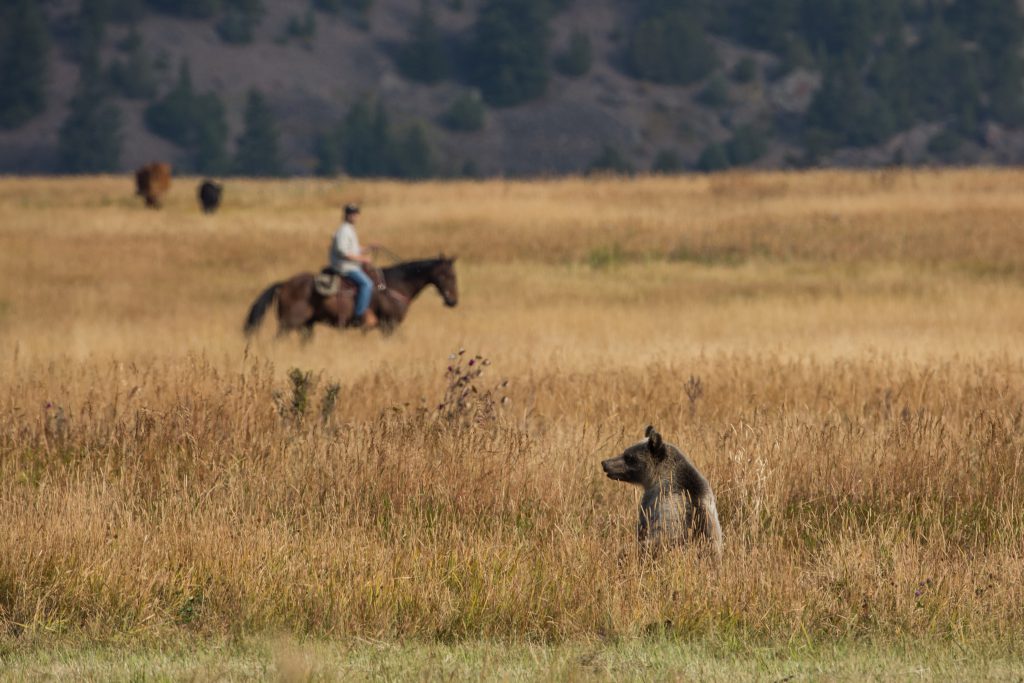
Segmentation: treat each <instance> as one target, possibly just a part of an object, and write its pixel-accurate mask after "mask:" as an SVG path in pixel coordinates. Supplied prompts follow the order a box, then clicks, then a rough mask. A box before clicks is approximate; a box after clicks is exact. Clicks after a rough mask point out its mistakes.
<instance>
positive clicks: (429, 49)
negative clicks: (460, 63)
mask: <svg viewBox="0 0 1024 683" xmlns="http://www.w3.org/2000/svg"><path fill="white" fill-rule="evenodd" d="M397 61H398V68H399V69H400V70H401V71H402V73H403V74H405V76H406V77H407V78H411V79H413V80H416V81H420V82H422V83H437V82H438V81H440V80H442V79H444V78H445V77H447V76H448V72H449V71H450V70H451V67H450V65H449V63H448V53H447V51H446V48H445V44H444V41H443V40H442V38H441V34H440V32H439V31H438V30H437V23H436V22H435V21H434V12H433V8H432V7H431V5H430V0H421V2H420V14H419V16H418V17H417V18H416V23H415V25H414V26H413V29H412V35H411V36H410V39H409V42H408V43H406V44H405V45H404V46H402V49H401V51H400V52H399V53H398V60H397Z"/></svg>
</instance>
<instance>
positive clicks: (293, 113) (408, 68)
mask: <svg viewBox="0 0 1024 683" xmlns="http://www.w3.org/2000/svg"><path fill="white" fill-rule="evenodd" d="M26 6H28V7H26ZM861 6H863V7H861ZM961 6H963V7H961ZM930 7H931V3H925V2H918V1H916V0H903V1H902V2H900V1H895V0H894V1H893V2H885V1H884V0H862V1H859V2H858V1H857V0H849V1H847V2H838V0H836V1H831V0H828V1H827V0H813V2H811V0H758V1H756V2H755V0H749V1H744V0H724V1H723V2H720V3H715V2H709V1H708V0H677V1H673V0H646V1H643V2H633V1H630V0H620V1H617V0H575V1H566V0H561V1H555V0H504V2H502V1H500V0H498V1H496V0H434V1H433V2H422V1H421V0H314V1H313V2H306V1H305V0H302V1H299V0H188V1H186V2H182V3H169V2H167V1H166V0H100V1H96V0H39V1H29V0H15V1H13V2H9V3H6V7H5V8H4V9H2V10H0V13H3V14H4V16H3V19H4V21H3V24H4V25H5V26H6V27H7V28H6V32H4V31H5V29H0V36H2V39H3V45H2V46H0V51H2V52H3V55H0V59H2V60H4V61H3V64H4V70H5V73H4V75H3V76H2V78H3V84H2V85H4V86H5V87H4V88H3V89H4V90H5V91H6V92H8V93H12V92H13V93H24V94H23V95H18V96H17V97H21V99H20V100H18V99H17V97H15V96H14V95H7V96H4V95H0V100H3V101H0V125H2V126H3V127H2V128H0V171H3V172H15V173H28V172H62V171H71V172H77V171H93V170H125V169H130V168H133V167H135V166H137V165H139V164H141V163H143V162H145V161H148V160H151V159H165V160H168V161H171V162H172V163H173V164H175V166H176V167H177V168H179V169H181V170H192V171H196V172H209V173H229V172H239V173H249V172H252V173H266V174H275V173H286V174H311V173H314V172H322V173H339V172H349V173H353V174H357V175H378V174H379V175H399V176H403V175H404V176H408V177H420V176H433V175H473V174H480V175H491V174H509V175H520V174H550V173H567V172H583V171H587V170H588V169H601V168H606V169H613V170H620V171H629V170H631V169H635V170H638V171H645V170H648V169H651V168H654V169H656V170H663V171H675V170H685V169H705V170H713V169H718V168H725V167H729V166H743V165H753V166H760V167H783V166H799V165H808V164H835V165H881V164H891V163H940V162H943V163H949V162H953V163H958V162H989V163H1012V162H1020V161H1022V160H1024V134H1022V130H1024V97H1022V90H1021V88H1022V85H1021V79H1022V77H1024V69H1022V67H1021V63H1020V44H1021V35H1022V29H1021V25H1020V13H1019V10H1018V8H1017V7H1016V5H1015V4H1014V2H1013V1H1012V0H977V1H972V2H968V0H958V1H957V2H953V3H945V9H942V10H935V9H934V8H932V9H929V8H930ZM183 8H184V9H183ZM822 8H825V9H822ZM828 8H832V9H831V10H830V9H828ZM858 8H861V9H862V10H863V11H862V12H861V11H860V9H858ZM894 8H895V9H894ZM964 8H966V10H965V9H964ZM833 10H834V11H833ZM829 12H832V13H831V14H829ZM737 17H738V18H737ZM40 28H41V33H39V34H38V35H39V36H41V37H40V38H39V40H37V41H35V42H33V38H34V37H35V36H36V35H37V34H36V30H37V29H40ZM38 46H42V47H38ZM36 52H38V53H39V54H41V55H43V56H42V58H41V59H40V60H35V61H33V55H34V54H36ZM33 74H37V76H33ZM32 78H36V80H37V81H38V83H39V87H38V88H37V91H38V92H36V93H35V94H33V90H32V87H31V86H32V82H30V81H31V79H32ZM22 81H24V82H22ZM254 94H256V95H259V96H261V97H256V98H255V99H256V100H259V101H257V102H254V97H253V95H254ZM5 97H6V99H5ZM76 98H77V99H76ZM357 105H362V106H357ZM154 111H156V113H154ZM186 120H187V121H189V122H191V123H187V124H186V123H183V121H186ZM250 129H251V130H250ZM62 130H63V132H62ZM243 135H245V136H247V137H246V138H245V140H246V142H243V143H240V142H239V140H240V138H242V137H243ZM266 145H270V146H272V147H274V149H271V150H270V152H269V154H270V156H271V157H272V158H270V160H269V161H267V162H266V164H264V165H261V163H262V162H260V161H259V157H260V154H261V153H262V152H263V151H264V149H263V147H264V146H266ZM240 146H241V147H247V149H246V150H245V152H246V153H248V154H249V156H246V159H250V157H252V155H253V154H255V157H254V158H256V159H257V160H256V161H249V162H246V163H248V164H249V165H246V163H242V162H241V161H239V156H240V155H241V156H245V154H243V151H242V150H241V149H239V147H240ZM257 147H258V148H259V149H256V148H257ZM211 150H212V151H211ZM254 150H255V151H254ZM254 164H255V165H254Z"/></svg>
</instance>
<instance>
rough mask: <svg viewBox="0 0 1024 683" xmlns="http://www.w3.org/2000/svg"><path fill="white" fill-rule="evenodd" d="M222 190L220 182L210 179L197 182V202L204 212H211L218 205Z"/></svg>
mask: <svg viewBox="0 0 1024 683" xmlns="http://www.w3.org/2000/svg"><path fill="white" fill-rule="evenodd" d="M223 191H224V186H223V185H221V184H220V183H215V182H213V181H212V180H210V179H206V180H204V181H203V182H202V183H200V184H199V203H200V204H201V205H202V207H203V211H204V212H205V213H213V212H214V211H216V210H217V207H218V206H220V195H221V193H222V192H223Z"/></svg>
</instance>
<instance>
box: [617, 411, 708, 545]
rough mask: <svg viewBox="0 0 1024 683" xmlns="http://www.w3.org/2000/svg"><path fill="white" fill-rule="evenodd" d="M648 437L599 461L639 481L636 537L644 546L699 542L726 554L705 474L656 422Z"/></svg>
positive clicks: (621, 476)
mask: <svg viewBox="0 0 1024 683" xmlns="http://www.w3.org/2000/svg"><path fill="white" fill-rule="evenodd" d="M646 436H647V438H646V439H645V440H644V441H641V442H639V443H637V444H634V445H633V446H630V447H629V448H627V449H626V450H625V451H623V452H622V454H621V455H619V456H618V457H615V458H609V459H607V460H605V461H603V462H602V463H601V467H602V468H603V469H604V471H605V474H607V475H608V478H609V479H614V480H615V481H624V482H627V483H630V484H635V485H637V486H640V487H641V488H643V490H644V494H643V498H641V500H640V520H639V523H638V525H637V538H638V540H639V541H640V542H641V543H642V544H644V545H650V544H652V543H655V544H684V543H689V542H697V543H700V544H702V545H703V546H704V547H706V548H708V549H710V550H711V552H712V553H714V555H715V556H720V555H721V553H722V527H721V525H720V524H719V523H718V509H717V507H716V505H715V494H714V493H713V492H712V491H711V485H710V484H708V481H707V479H705V478H704V476H703V475H702V474H701V473H700V471H698V470H697V468H696V467H694V465H693V463H691V462H690V461H689V460H687V458H686V456H685V455H683V454H682V452H680V451H679V449H678V448H676V447H675V446H673V445H671V444H667V443H665V442H664V441H663V440H662V438H661V434H659V433H658V432H657V431H656V430H655V429H654V427H648V428H647V431H646Z"/></svg>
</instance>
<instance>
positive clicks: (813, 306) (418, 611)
mask: <svg viewBox="0 0 1024 683" xmlns="http://www.w3.org/2000/svg"><path fill="white" fill-rule="evenodd" d="M1022 184H1024V173H1021V172H1015V171H997V170H984V169H979V170H971V171H942V172H932V171H917V172H915V171H883V172H861V173H847V172H814V173H802V174H785V173H770V174H724V175H717V176H711V177H685V178H640V179H633V180H625V179H615V178H608V179H592V180H581V179H568V180H551V181H536V182H506V181H487V182H478V183H422V184H402V183H393V182H349V181H341V182H327V181H312V180H296V181H275V182H257V181H233V182H230V183H229V184H228V185H227V189H226V194H225V206H224V208H223V209H222V211H221V212H220V213H218V214H216V215H215V216H203V215H201V214H200V213H199V211H198V210H197V207H196V206H195V201H194V196H193V190H194V186H195V183H194V182H193V181H191V180H189V179H178V180H177V181H176V184H175V186H174V187H173V188H172V193H171V197H170V199H169V201H168V202H167V206H166V208H165V209H164V210H162V211H159V212H155V211H149V210H145V209H144V208H142V207H141V205H140V204H141V203H140V202H139V201H138V200H137V199H135V198H133V197H132V196H131V187H130V182H129V180H128V179H126V178H108V177H99V178H79V179H67V178H62V179H13V178H6V179H0V520H2V524H0V677H3V676H7V677H8V678H10V679H12V680H14V679H20V678H23V677H37V678H43V677H46V676H49V675H55V676H58V677H66V678H82V677H92V678H95V679H108V678H133V677H138V676H140V675H147V676H153V677H169V678H181V677H187V678H195V677H198V678H199V679H201V680H202V679H204V678H216V677H218V676H222V677H226V678H250V677H253V678H261V677H284V678H289V679H293V678H294V679H304V678H317V677H320V678H328V679H329V678H339V679H340V678H348V677H351V676H357V677H390V678H404V677H408V676H415V677H428V678H429V677H441V678H444V677H453V676H454V677H465V676H472V675H477V674H480V673H483V672H487V673H490V675H491V676H493V677H497V678H531V677H536V678H549V677H557V678H588V677H604V678H608V679H612V678H615V679H619V678H638V679H640V678H644V679H646V678H651V677H654V678H675V677H684V678H708V677H711V678H728V679H730V680H735V679H739V680H742V679H753V680H757V679H765V678H771V677H775V678H779V679H785V678H786V677H787V676H795V677H797V678H818V677H823V678H831V679H848V680H858V679H862V678H864V677H874V678H883V679H890V678H908V677H914V678H923V679H937V680H939V679H948V678H989V679H993V680H1006V679H1008V678H1014V677H1016V678H1020V677H1022V676H1024V665H1022V664H1020V661H1021V658H1022V656H1024V642H1022V640H1021V635H1020V634H1021V632H1022V630H1024V504H1022V501H1021V495H1022V493H1024V455H1022V449H1024V354H1022V352H1021V343H1020V340H1021V339H1022V333H1024V306H1022V305H1021V304H1022V302H1024V194H1022V193H1021V192H1020V189H1019V188H1020V187H1021V185H1022ZM352 200H355V201H359V202H361V203H362V204H363V206H364V211H363V221H362V224H361V226H360V232H361V236H362V238H363V240H364V241H367V242H381V243H383V244H385V245H387V246H388V247H390V248H391V249H392V250H394V251H396V252H399V253H400V254H401V255H402V256H404V257H406V258H417V257H428V256H433V255H436V254H437V253H439V252H441V251H444V252H445V253H447V254H449V255H452V254H454V255H457V256H458V260H457V264H456V267H457V271H458V275H459V288H460V302H459V305H458V307H456V308H454V309H447V308H445V307H443V305H442V303H441V301H440V297H439V296H437V294H436V292H433V291H427V292H425V293H424V294H423V295H422V297H421V299H420V300H418V301H417V302H416V303H415V304H414V306H413V308H412V310H411V313H410V316H409V318H408V319H407V320H406V322H405V324H404V325H403V327H402V328H401V329H400V330H399V331H398V333H396V334H395V335H394V336H392V337H390V338H386V339H385V338H382V337H380V336H379V335H376V334H369V335H361V334H358V333H354V332H345V333H339V332H336V331H334V330H329V329H319V330H318V331H317V333H316V335H315V337H314V339H313V340H312V342H311V343H310V344H309V345H306V346H303V345H301V344H300V343H299V341H298V340H297V339H291V340H284V341H275V340H274V337H273V332H274V330H273V324H272V321H271V324H269V325H267V326H266V327H267V329H265V330H263V331H262V333H261V334H260V335H259V336H258V337H256V338H255V339H253V340H250V341H247V340H246V339H245V338H244V337H243V336H242V334H241V324H242V321H243V319H244V316H245V313H246V311H247V310H248V307H249V305H250V304H251V302H252V300H253V299H254V298H255V297H256V295H257V294H258V293H259V292H260V291H261V290H262V289H263V288H264V287H265V286H266V285H268V284H270V283H271V282H273V281H275V280H278V279H281V278H283V277H285V276H288V275H291V274H293V273H295V272H299V271H302V270H311V269H313V268H316V267H318V266H319V265H321V262H322V261H323V260H324V259H325V256H326V247H327V243H328V240H329V238H330V235H331V233H332V231H333V229H334V227H335V226H336V223H337V221H338V205H339V204H341V203H343V202H345V201H352ZM460 349H464V350H465V354H464V355H461V356H460V355H458V351H459V350H460ZM478 354H479V355H480V356H482V358H480V359H477V358H476V356H477V355H478ZM453 355H454V358H453ZM470 360H473V361H474V365H473V366H472V367H470V365H469V361H470ZM483 360H486V361H487V364H486V365H482V364H478V363H482V361H483ZM449 366H452V367H453V370H451V371H450V372H449V371H448V367H449ZM481 367H482V368H483V370H484V372H483V373H482V374H481V375H479V376H477V375H476V374H475V370H476V369H478V368H481ZM459 377H465V378H467V379H466V380H465V382H466V383H467V384H468V385H470V386H472V387H473V388H475V390H476V391H475V392H470V394H469V395H468V396H467V398H466V400H463V401H457V400H452V398H451V395H450V394H449V395H448V398H447V399H446V390H448V389H449V388H450V386H451V385H452V383H453V381H454V380H456V379H458V378H459ZM462 386H463V385H460V386H459V387H458V388H459V389H460V390H461V389H462ZM648 423H654V424H655V425H657V426H658V428H659V429H660V431H661V432H662V433H663V434H664V435H665V437H666V439H667V440H669V441H670V442H673V443H676V444H677V445H679V446H680V447H681V448H682V449H683V450H685V451H686V452H687V453H688V455H689V456H690V458H691V459H692V460H693V461H694V462H695V463H696V464H697V466H698V467H700V468H701V470H702V471H703V472H704V474H705V475H706V476H707V477H708V479H709V480H710V482H711V484H712V486H713V487H714V489H715V492H716V495H717V498H718V508H719V513H720V515H721V519H722V526H723V530H724V534H725V553H724V557H723V559H722V561H721V563H720V564H719V565H711V564H708V563H707V562H705V561H703V560H701V559H700V558H698V557H695V556H694V555H693V554H692V553H691V552H688V551H686V550H680V551H675V552H671V553H668V554H667V555H664V556H662V557H660V558H658V559H657V560H655V561H650V560H645V559H642V558H640V557H638V555H637V553H636V541H635V521H636V504H637V501H638V498H639V496H638V492H637V491H635V490H632V489H631V488H629V487H627V486H625V485H622V484H618V483H615V482H611V481H608V480H607V479H605V478H604V476H603V474H602V472H601V470H600V466H599V463H600V460H601V459H602V458H605V457H609V456H610V455H614V454H616V453H618V452H619V451H620V450H621V449H622V448H623V447H624V446H625V445H628V444H630V443H633V442H635V441H637V440H639V438H640V437H641V436H642V433H643V429H644V426H645V425H647V424H648Z"/></svg>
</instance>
